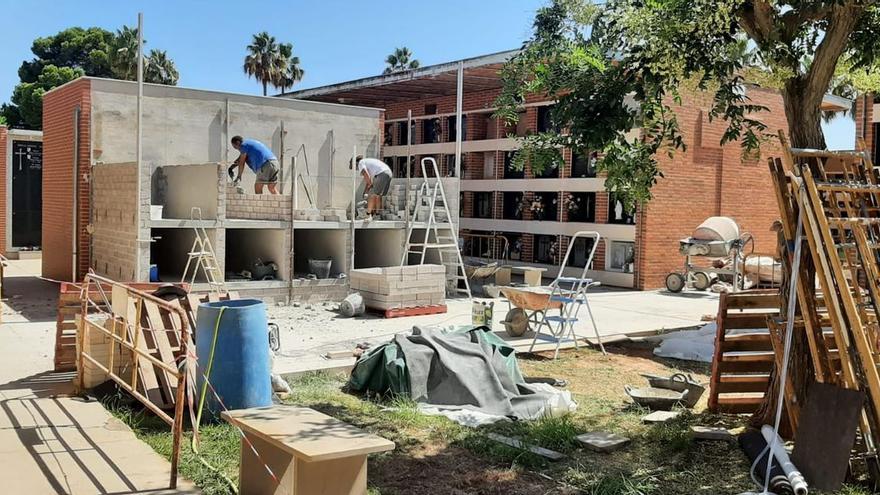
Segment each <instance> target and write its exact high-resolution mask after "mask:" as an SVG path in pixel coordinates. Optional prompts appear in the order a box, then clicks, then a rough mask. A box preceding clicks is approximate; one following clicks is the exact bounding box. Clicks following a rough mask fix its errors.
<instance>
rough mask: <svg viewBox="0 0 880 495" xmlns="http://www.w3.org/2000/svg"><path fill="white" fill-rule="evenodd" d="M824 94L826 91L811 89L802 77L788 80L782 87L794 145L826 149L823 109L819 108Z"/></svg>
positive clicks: (790, 137) (789, 133)
mask: <svg viewBox="0 0 880 495" xmlns="http://www.w3.org/2000/svg"><path fill="white" fill-rule="evenodd" d="M826 87H827V86H826ZM824 96H825V91H821V92H817V91H815V90H814V91H810V90H809V89H808V88H807V87H806V83H805V81H804V80H803V78H801V77H798V78H794V79H792V80H790V81H788V82H787V83H786V85H785V87H784V88H783V89H782V101H783V105H784V106H785V118H786V120H787V121H788V135H789V139H790V140H791V146H792V147H794V148H812V149H818V150H823V149H825V135H824V134H823V133H822V111H821V110H820V109H819V106H820V105H821V104H822V99H823V98H824Z"/></svg>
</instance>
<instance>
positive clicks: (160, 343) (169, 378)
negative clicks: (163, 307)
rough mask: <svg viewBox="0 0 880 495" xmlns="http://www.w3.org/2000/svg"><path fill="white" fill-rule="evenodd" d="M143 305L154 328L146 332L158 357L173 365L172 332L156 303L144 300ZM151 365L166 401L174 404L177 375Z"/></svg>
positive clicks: (147, 318)
mask: <svg viewBox="0 0 880 495" xmlns="http://www.w3.org/2000/svg"><path fill="white" fill-rule="evenodd" d="M143 305H144V309H145V310H146V318H145V320H146V321H147V322H149V325H150V329H151V330H152V331H146V332H144V334H145V335H146V334H150V335H151V337H152V340H153V342H154V344H155V349H156V354H158V356H156V357H158V358H159V359H161V360H162V362H164V363H167V364H170V365H172V366H173V365H174V364H175V362H176V361H175V359H174V351H172V350H171V344H170V343H169V339H168V335H169V334H170V333H172V332H167V331H165V330H167V329H166V328H165V324H164V323H163V321H162V313H161V312H160V310H159V306H157V305H156V303H154V302H153V301H147V300H144V302H143ZM151 367H152V368H154V369H155V371H156V373H157V375H158V378H159V384H160V385H161V386H162V389H163V393H164V394H165V398H166V401H165V402H166V403H168V404H174V398H175V390H176V389H177V377H176V376H174V375H173V374H171V373H169V372H168V370H165V369H159V368H156V367H153V366H151Z"/></svg>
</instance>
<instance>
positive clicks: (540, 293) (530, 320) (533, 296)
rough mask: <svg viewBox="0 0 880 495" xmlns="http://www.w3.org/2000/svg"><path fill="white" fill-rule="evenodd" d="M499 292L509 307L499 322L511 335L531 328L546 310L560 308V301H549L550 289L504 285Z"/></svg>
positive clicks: (515, 335) (522, 332)
mask: <svg viewBox="0 0 880 495" xmlns="http://www.w3.org/2000/svg"><path fill="white" fill-rule="evenodd" d="M501 294H502V295H503V296H504V297H505V298H507V304H508V306H509V308H510V309H509V310H508V311H507V315H506V316H505V317H504V321H502V322H501V324H502V325H504V328H505V329H506V330H507V335H510V336H511V337H520V336H522V335H524V334H525V333H526V332H527V331H530V330H533V328H532V325H533V324H534V325H539V324H540V323H541V320H542V319H543V318H544V312H545V311H546V310H550V309H562V303H561V302H555V301H553V302H551V301H550V295H551V291H549V290H546V289H542V288H540V287H529V288H517V289H514V288H512V287H505V288H503V289H501Z"/></svg>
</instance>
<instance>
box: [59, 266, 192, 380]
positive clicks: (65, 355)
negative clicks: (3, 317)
mask: <svg viewBox="0 0 880 495" xmlns="http://www.w3.org/2000/svg"><path fill="white" fill-rule="evenodd" d="M162 285H165V284H164V283H133V284H129V287H132V288H133V289H137V290H143V291H145V292H152V291H154V290H156V289H157V288H159V286H162ZM176 285H180V286H181V287H182V288H183V289H184V290H188V289H189V286H188V285H187V284H176ZM94 286H95V288H94V289H93V290H90V291H89V292H90V294H89V297H90V298H91V300H92V301H94V302H95V303H96V304H97V305H98V306H99V307H100V308H101V309H102V310H104V311H107V310H108V309H109V308H108V307H107V305H106V304H105V303H104V300H103V299H104V298H103V297H102V295H101V291H100V290H99V289H98V288H97V284H94ZM102 288H103V289H104V292H105V295H106V297H107V298H108V299H109V298H110V286H107V285H104V286H102ZM81 292H82V287H81V286H80V285H79V284H73V283H70V282H62V283H61V287H60V289H59V291H58V311H57V315H56V320H55V371H74V370H76V315H78V314H80V310H81V308H82V301H81V300H80V293H81ZM92 309H95V308H92Z"/></svg>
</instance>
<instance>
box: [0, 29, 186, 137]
mask: <svg viewBox="0 0 880 495" xmlns="http://www.w3.org/2000/svg"><path fill="white" fill-rule="evenodd" d="M144 43H145V44H146V41H144ZM31 52H33V54H34V58H33V59H32V60H25V61H24V62H22V64H21V67H19V69H18V76H19V78H20V79H21V82H20V83H19V84H18V85H17V86H16V87H15V89H14V90H13V92H12V97H11V99H10V101H11V103H9V104H4V105H3V106H2V108H0V115H2V116H3V117H4V119H5V120H6V121H7V123H8V124H9V125H11V126H13V127H28V128H33V129H39V128H40V127H42V123H43V95H44V94H45V93H46V92H47V91H49V90H51V89H52V88H54V87H57V86H60V85H61V84H64V83H66V82H69V81H72V80H73V79H76V78H77V77H80V76H83V75H86V76H94V77H107V78H114V79H126V80H135V79H136V78H137V29H136V28H131V27H128V26H123V27H122V29H120V30H118V31H116V33H111V32H110V31H107V30H106V29H101V28H97V27H91V28H81V27H72V28H68V29H65V30H63V31H60V32H59V33H57V34H55V35H52V36H47V37H44V38H37V39H36V40H34V43H33V45H32V46H31ZM144 62H145V63H144V81H146V82H150V83H158V84H169V85H174V84H177V80H178V77H179V76H178V73H177V69H176V67H175V66H174V62H173V61H172V60H171V59H170V58H169V57H168V55H167V54H166V53H165V52H164V51H160V50H153V51H151V52H150V55H149V57H145V61H144Z"/></svg>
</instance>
